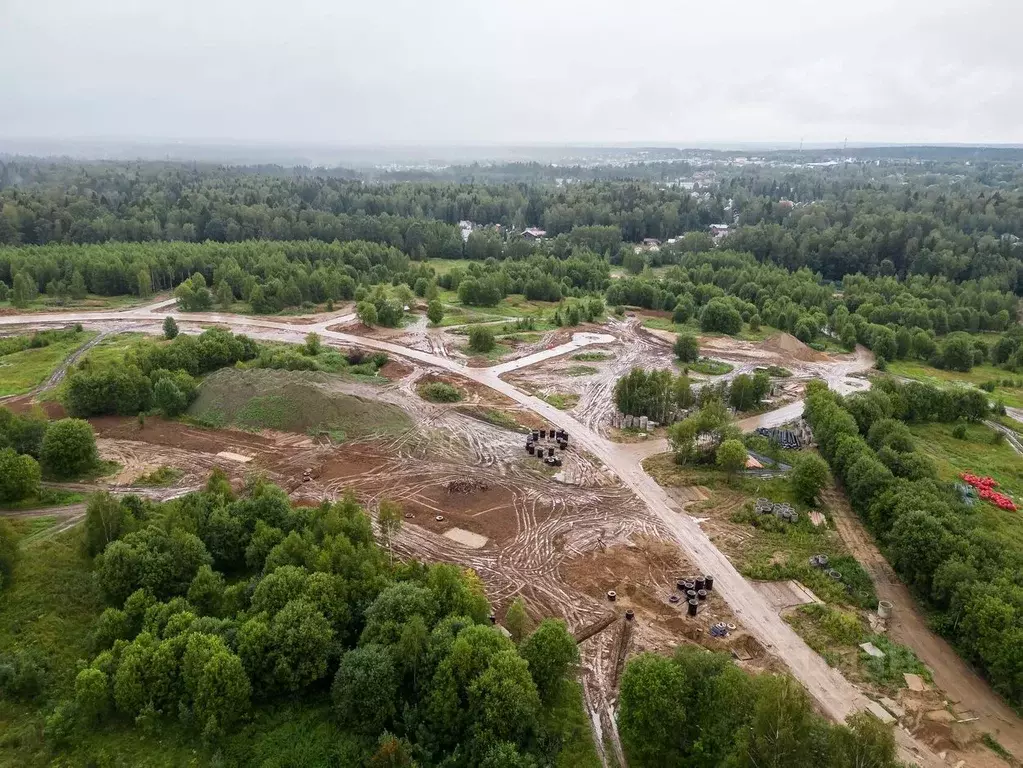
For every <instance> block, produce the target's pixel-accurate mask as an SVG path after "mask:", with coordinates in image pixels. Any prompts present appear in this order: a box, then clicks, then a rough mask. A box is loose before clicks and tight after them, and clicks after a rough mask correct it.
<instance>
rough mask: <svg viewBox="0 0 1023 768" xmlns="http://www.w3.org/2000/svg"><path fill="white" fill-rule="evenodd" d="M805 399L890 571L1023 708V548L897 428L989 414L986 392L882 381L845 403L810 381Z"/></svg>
mask: <svg viewBox="0 0 1023 768" xmlns="http://www.w3.org/2000/svg"><path fill="white" fill-rule="evenodd" d="M807 391H808V396H807V401H806V418H807V420H808V421H809V422H810V424H811V425H812V427H813V430H814V435H815V438H816V440H817V443H818V445H819V447H820V452H821V454H822V455H823V456H824V458H825V459H827V461H828V463H829V464H830V465H831V469H832V471H833V472H834V473H835V475H836V476H837V477H838V478H840V479H841V480H842V482H843V483H844V485H845V487H846V489H847V490H848V492H849V496H850V499H851V501H852V505H853V508H854V509H855V510H856V511H857V512H858V513H859V515H860V516H861V517H862V518H863V520H864V522H865V523H866V525H867V527H868V528H869V529H870V530H871V531H872V532H873V533H874V535H875V536H876V537H877V538H878V540H879V541H880V542H881V545H882V547H883V548H884V550H885V551H886V553H887V556H888V559H889V561H890V562H891V563H892V565H893V567H894V568H895V569H896V571H898V572H899V574H900V575H901V576H902V578H903V579H904V580H905V581H906V583H907V584H908V585H909V586H910V588H911V589H913V591H914V592H915V593H916V594H917V595H918V596H919V597H920V598H921V599H922V600H923V601H924V602H925V603H926V604H927V605H928V607H929V608H930V609H932V611H933V616H934V625H935V626H936V627H937V628H938V630H939V631H941V632H942V633H943V634H944V635H945V636H946V637H948V638H949V640H950V641H951V642H952V643H953V644H954V645H955V646H956V648H957V649H959V651H960V652H961V653H962V654H963V656H964V657H965V658H966V659H968V660H969V661H970V662H971V663H973V664H975V665H976V666H977V667H978V668H979V669H981V670H983V672H984V673H985V674H986V676H987V677H988V679H989V680H990V681H991V684H992V686H993V687H994V688H995V690H997V691H998V692H1000V693H1001V694H1002V695H1004V696H1005V697H1006V698H1007V699H1009V701H1010V702H1011V703H1013V704H1014V705H1016V706H1018V705H1020V704H1021V703H1023V653H1021V652H1020V649H1021V648H1023V645H1021V641H1023V587H1021V586H1020V584H1019V578H1018V574H1019V573H1020V572H1021V569H1023V549H1020V547H1019V546H1017V545H1016V544H1015V543H1014V542H1013V540H1012V539H1011V538H1007V537H1004V536H1000V535H998V534H997V533H995V532H993V531H991V530H990V529H989V528H987V527H986V526H985V525H984V523H983V519H982V518H981V516H980V515H978V514H977V512H976V511H975V510H973V509H972V508H971V507H969V506H967V505H966V504H965V503H964V502H963V500H962V498H961V496H960V495H959V493H958V492H957V491H956V490H955V489H954V488H953V487H952V485H951V484H948V483H943V482H939V481H938V480H937V479H936V477H937V473H936V472H935V468H934V466H933V464H932V463H931V462H930V461H929V460H928V459H927V458H926V457H925V456H924V455H923V454H921V453H919V452H918V451H916V450H915V445H914V441H913V438H912V435H911V434H910V432H909V430H908V429H907V428H906V424H905V422H927V421H944V422H955V421H957V420H959V419H966V420H970V421H978V420H980V419H982V418H984V417H985V415H986V414H987V412H988V404H987V399H986V396H985V394H984V393H983V392H979V391H977V390H974V389H972V388H962V389H952V390H948V389H939V388H937V387H933V386H929V385H925V384H919V383H909V384H899V383H897V382H894V381H885V380H882V381H879V382H878V383H877V386H876V387H875V388H874V389H873V390H871V391H870V392H869V393H864V394H857V395H853V396H851V397H848V398H844V399H843V398H841V397H840V396H838V395H835V394H834V393H832V392H829V391H828V390H827V388H826V387H825V386H823V385H822V384H820V383H818V382H811V384H810V386H809V387H808V389H807Z"/></svg>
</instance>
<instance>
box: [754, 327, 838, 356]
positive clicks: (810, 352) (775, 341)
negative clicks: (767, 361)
mask: <svg viewBox="0 0 1023 768" xmlns="http://www.w3.org/2000/svg"><path fill="white" fill-rule="evenodd" d="M760 346H761V348H762V349H766V350H767V351H769V352H775V353H777V354H778V355H781V356H782V357H787V358H792V359H795V360H802V361H803V362H804V363H819V362H823V361H826V360H828V359H829V358H828V356H827V355H826V354H824V353H823V352H818V351H817V350H816V349H810V347H808V346H806V344H804V343H803V342H801V341H800V340H799V339H797V338H796V337H795V336H793V335H792V334H790V333H776V334H775V335H774V336H771V337H769V338H767V339H764V341H763V343H762V344H761V345H760Z"/></svg>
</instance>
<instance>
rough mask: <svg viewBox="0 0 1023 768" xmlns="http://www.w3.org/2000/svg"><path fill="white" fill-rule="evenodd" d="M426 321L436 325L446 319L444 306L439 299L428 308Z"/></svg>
mask: <svg viewBox="0 0 1023 768" xmlns="http://www.w3.org/2000/svg"><path fill="white" fill-rule="evenodd" d="M426 319H427V320H429V321H430V322H431V323H433V324H434V325H437V323H439V322H440V321H441V320H443V319H444V305H443V304H441V303H440V301H439V300H438V299H434V300H433V301H431V302H430V303H429V304H428V305H427V306H426Z"/></svg>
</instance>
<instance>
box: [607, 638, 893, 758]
mask: <svg viewBox="0 0 1023 768" xmlns="http://www.w3.org/2000/svg"><path fill="white" fill-rule="evenodd" d="M620 708H621V713H620V715H619V718H618V729H619V731H620V733H621V737H622V744H623V746H624V747H625V751H626V754H627V755H628V758H629V764H630V765H634V766H636V767H637V768H662V766H683V765H684V766H693V768H762V767H763V766H776V767H777V768H782V767H783V766H809V765H814V766H821V768H863V767H864V766H870V767H871V768H899V766H901V765H902V763H901V762H899V760H898V759H897V755H896V748H895V737H894V735H893V733H892V730H891V728H890V727H888V726H885V725H883V724H881V722H880V721H879V720H877V719H876V718H875V717H873V716H872V715H869V714H867V713H860V714H857V715H853V716H852V717H850V718H849V720H848V722H847V723H846V724H844V725H834V724H831V723H829V722H828V721H827V720H825V719H824V718H823V717H821V716H820V715H818V714H817V713H816V712H815V711H814V708H813V703H812V702H811V701H810V699H809V697H808V696H807V694H806V691H805V690H803V688H802V687H801V686H800V685H799V683H797V682H796V681H794V680H793V679H792V678H790V677H787V676H782V675H772V674H761V675H755V676H754V675H749V674H747V673H746V672H744V671H743V670H742V669H740V668H739V667H738V666H737V665H736V664H735V663H734V662H733V661H732V660H731V659H730V658H728V657H727V656H726V655H724V654H714V653H707V652H706V651H704V650H703V649H700V648H693V647H682V648H679V649H677V650H676V651H675V654H674V656H672V657H670V658H666V657H664V656H658V655H656V654H652V653H647V654H642V655H640V656H637V657H636V658H634V659H632V660H631V661H630V662H629V663H628V665H627V666H626V667H625V671H624V673H623V674H622V684H621V698H620Z"/></svg>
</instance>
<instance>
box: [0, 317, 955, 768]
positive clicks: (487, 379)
mask: <svg viewBox="0 0 1023 768" xmlns="http://www.w3.org/2000/svg"><path fill="white" fill-rule="evenodd" d="M172 303H173V301H171V302H161V303H160V304H157V305H153V306H149V307H140V308H135V309H131V310H123V311H110V312H78V313H74V312H71V313H50V314H27V315H22V316H17V315H9V316H5V317H0V327H3V326H17V325H26V326H44V325H53V324H66V323H76V322H81V323H83V324H87V325H89V326H94V327H100V328H101V329H102V328H104V327H111V326H112V327H113V328H114V329H116V330H121V329H124V330H136V331H139V330H142V331H146V332H150V333H159V332H160V328H161V324H162V319H163V316H164V315H165V314H168V310H167V309H166V308H167V307H169V305H170V304H172ZM157 311H159V314H154V312H157ZM171 313H172V314H174V315H175V316H176V318H177V320H178V323H179V325H180V326H181V328H182V330H192V331H194V330H195V329H196V328H197V327H201V326H208V325H212V324H216V325H222V326H227V327H230V328H232V329H233V330H237V331H239V332H244V333H248V334H250V335H253V336H255V337H257V338H266V339H273V340H279V341H288V342H301V341H302V340H303V338H304V336H305V334H306V333H308V332H309V331H310V330H315V331H317V332H318V333H320V335H321V336H322V337H323V339H324V341H325V342H336V343H341V344H346V345H351V346H359V347H364V348H370V349H376V350H381V351H384V352H388V353H390V354H393V355H395V356H398V357H402V358H406V359H411V360H415V361H417V362H420V363H423V364H425V365H429V366H432V367H434V368H440V369H443V370H446V371H450V372H453V373H457V374H459V375H461V376H463V377H465V378H467V379H470V380H472V381H475V382H477V383H479V384H482V385H485V386H487V387H491V388H492V389H494V390H496V391H498V392H500V393H502V394H504V395H505V396H507V397H508V398H510V399H512V400H514V401H515V402H517V403H520V404H521V405H523V406H525V407H527V408H529V409H530V410H531V411H533V412H535V413H536V414H538V415H539V416H541V417H542V418H544V419H545V420H547V421H548V422H549V423H552V424H554V425H556V426H558V427H560V428H562V429H566V430H568V431H569V433H570V434H571V436H572V440H573V441H574V442H575V444H576V445H578V446H581V447H582V448H583V449H585V450H587V451H589V452H590V453H591V454H592V455H593V456H595V457H596V458H597V459H599V460H600V461H601V462H603V464H604V465H605V466H606V467H607V468H608V469H610V470H611V471H612V472H613V473H614V474H615V475H617V476H618V478H620V480H621V481H622V483H623V484H624V485H625V486H626V487H627V488H629V489H630V490H631V491H632V492H633V493H634V494H635V495H636V496H637V497H638V499H639V500H640V501H641V502H642V503H643V504H645V505H646V507H647V508H648V510H649V511H650V512H651V513H652V514H653V515H654V517H655V518H656V519H657V520H658V521H659V522H660V523H661V524H662V525H661V527H663V530H664V531H665V532H666V533H667V535H669V536H671V538H672V539H673V540H674V542H675V543H677V545H678V546H679V547H680V548H681V549H682V550H683V551H684V552H685V553H686V555H687V556H688V557H689V559H690V560H691V561H692V563H694V564H695V565H696V566H697V567H698V568H699V569H700V570H701V571H703V572H704V573H710V574H713V575H714V578H715V588H716V589H717V590H718V591H719V592H720V593H721V595H722V596H723V597H724V599H725V600H726V601H727V603H728V604H729V606H730V607H731V609H732V611H733V613H734V614H735V616H736V617H737V618H738V619H739V620H740V621H741V623H742V625H743V626H744V627H745V628H746V629H747V630H748V631H749V632H750V633H751V634H753V635H754V636H755V637H756V638H757V639H758V640H759V641H760V642H761V643H762V644H763V646H764V647H765V648H767V649H768V651H769V652H771V653H773V654H775V655H776V656H777V657H778V658H780V659H781V660H782V661H783V662H784V663H785V664H786V665H787V666H788V668H789V669H790V671H791V673H792V674H793V676H794V677H796V678H797V679H798V680H799V681H800V682H801V683H802V684H803V686H804V687H805V688H806V690H807V691H808V692H809V693H810V695H811V696H812V697H813V698H814V699H815V701H816V702H817V703H818V705H819V707H820V708H821V710H822V711H823V712H825V713H826V714H827V715H828V716H829V717H831V718H832V719H834V720H836V721H839V722H841V721H844V720H845V718H846V717H847V716H848V715H850V714H852V713H853V712H856V711H858V710H861V709H863V708H864V707H865V706H866V704H867V700H866V699H865V698H864V697H863V696H862V695H861V694H860V692H859V691H858V690H857V689H856V688H855V687H854V686H853V685H852V684H850V683H849V682H848V681H847V680H846V679H845V678H844V677H843V676H842V675H841V674H840V673H839V672H837V671H836V670H834V669H832V668H831V667H829V666H828V664H827V663H826V662H825V661H824V660H823V659H822V658H821V657H820V656H819V655H818V654H816V653H815V652H814V651H813V650H811V649H810V648H809V646H807V644H806V643H805V642H804V641H803V640H802V639H801V638H800V637H799V636H798V635H797V634H796V633H795V632H794V631H793V630H792V629H791V627H789V625H788V624H786V623H785V622H784V620H783V619H782V618H781V617H780V616H779V615H778V613H777V612H776V611H775V609H774V608H773V607H772V606H771V605H770V604H769V603H768V602H767V601H766V600H765V599H764V598H763V596H762V595H761V594H760V593H758V592H757V591H756V590H754V589H753V587H752V586H751V585H750V584H749V583H748V582H747V581H746V580H745V579H744V578H743V577H742V576H741V575H740V574H739V572H738V571H737V570H736V569H735V568H734V567H733V566H732V564H731V563H730V562H729V560H728V559H727V558H726V557H725V555H724V554H722V553H721V552H720V551H719V550H718V549H717V548H716V547H715V546H714V545H713V544H712V543H711V541H710V539H709V538H708V537H707V536H706V534H704V532H703V531H702V530H701V529H700V527H699V525H698V524H697V523H696V522H695V521H694V520H693V519H692V518H691V517H690V516H689V515H687V514H685V513H684V512H683V511H682V510H681V509H680V508H679V507H678V505H677V504H676V503H675V502H673V501H672V500H671V499H670V498H669V496H668V495H667V494H666V493H665V491H664V490H663V489H662V488H661V487H660V486H659V485H658V484H657V483H656V482H655V481H654V480H653V479H652V478H651V477H649V476H648V475H647V474H646V473H645V472H644V471H643V469H642V466H641V464H640V462H639V460H638V459H637V457H636V454H635V453H634V452H630V451H628V450H623V449H622V446H620V445H618V444H616V443H612V442H611V441H609V440H607V439H606V438H604V437H602V436H601V435H599V434H597V433H596V432H594V431H593V429H591V428H589V427H588V426H587V425H584V424H583V423H581V422H579V421H577V420H576V419H575V418H573V417H572V416H570V415H569V414H567V413H565V412H564V411H560V410H558V409H557V408H555V407H553V406H551V405H549V404H548V403H546V402H544V401H543V400H540V399H539V398H536V397H533V396H531V395H528V394H525V393H524V392H522V391H520V390H519V389H517V388H516V387H515V386H513V385H512V384H510V383H508V382H506V381H504V380H502V379H501V378H500V372H503V371H509V370H517V369H521V368H525V367H527V366H528V365H530V364H532V363H534V362H538V361H540V360H545V359H549V358H551V357H554V356H556V355H558V354H563V353H565V352H571V351H575V350H578V349H579V348H580V347H582V346H585V345H586V344H591V343H597V344H599V343H605V342H606V340H607V339H608V338H609V337H607V336H602V335H598V334H577V338H576V339H574V340H573V341H572V342H569V343H568V344H566V345H563V346H564V349H563V350H562V351H560V352H559V351H554V350H544V351H541V352H537V353H535V354H534V355H529V356H526V357H524V358H520V359H519V360H517V361H515V362H514V364H508V365H503V366H500V367H498V368H497V369H488V368H470V367H468V366H465V365H463V364H462V363H460V362H458V361H455V360H451V359H449V358H446V357H440V356H438V355H435V354H431V353H429V352H423V351H420V350H415V349H409V348H407V347H404V346H401V345H398V344H394V343H391V342H387V341H381V340H377V339H370V338H365V337H362V336H357V335H353V334H348V333H341V332H337V331H330V330H327V325H328V324H331V325H335V326H336V324H337V323H338V322H339V321H340V319H339V318H338V317H337V316H336V315H335V316H332V317H331V319H329V320H327V321H324V322H318V323H313V324H305V325H295V324H289V323H284V322H277V321H273V320H267V319H263V318H253V317H246V316H240V315H230V314H221V313H189V314H181V313H177V312H173V311H171ZM559 349H560V348H559ZM860 358H861V356H857V362H859V361H860ZM854 370H856V365H855V363H854V364H850V365H849V366H848V367H847V368H845V369H844V370H842V372H841V377H842V378H843V380H844V377H845V376H847V375H848V374H849V373H852V372H854ZM829 383H831V382H829ZM895 734H896V738H897V740H898V743H899V746H900V752H901V757H902V759H903V760H907V761H912V762H914V763H918V764H920V765H924V766H932V765H933V766H938V765H941V764H942V763H941V761H940V760H939V759H938V758H937V757H936V756H935V755H934V754H933V753H932V752H931V751H930V750H929V749H928V748H927V747H926V746H923V745H922V744H920V743H918V742H917V741H915V740H914V739H913V738H912V737H911V736H910V735H909V734H908V733H906V732H904V731H903V730H901V729H896V731H895Z"/></svg>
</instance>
